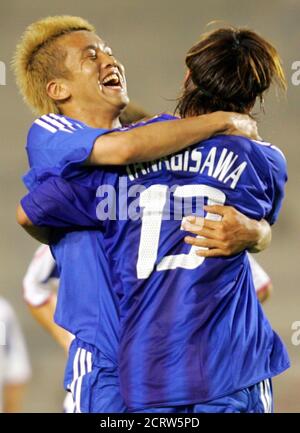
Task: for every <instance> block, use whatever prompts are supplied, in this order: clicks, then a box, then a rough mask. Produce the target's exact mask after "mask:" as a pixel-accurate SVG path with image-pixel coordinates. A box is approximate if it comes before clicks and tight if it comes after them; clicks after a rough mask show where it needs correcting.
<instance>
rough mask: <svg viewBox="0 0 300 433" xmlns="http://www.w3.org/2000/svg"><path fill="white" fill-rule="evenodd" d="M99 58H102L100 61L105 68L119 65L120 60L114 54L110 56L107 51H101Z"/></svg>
mask: <svg viewBox="0 0 300 433" xmlns="http://www.w3.org/2000/svg"><path fill="white" fill-rule="evenodd" d="M99 59H100V63H101V65H102V66H103V67H104V68H108V67H112V66H117V65H118V62H117V60H116V59H115V57H114V56H110V55H109V54H107V53H104V52H101V54H100V55H99Z"/></svg>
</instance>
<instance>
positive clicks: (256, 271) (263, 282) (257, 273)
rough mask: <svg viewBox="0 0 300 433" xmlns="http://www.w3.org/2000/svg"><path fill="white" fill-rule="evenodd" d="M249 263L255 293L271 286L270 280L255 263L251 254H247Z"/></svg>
mask: <svg viewBox="0 0 300 433" xmlns="http://www.w3.org/2000/svg"><path fill="white" fill-rule="evenodd" d="M248 259H249V262H250V268H251V271H252V276H253V282H254V287H255V291H256V293H258V292H263V291H264V290H265V289H266V288H267V287H268V286H269V284H271V278H270V277H269V275H268V274H267V273H266V271H265V270H264V269H263V268H262V267H261V266H260V265H259V264H258V263H257V261H256V260H255V259H254V257H253V256H251V254H248Z"/></svg>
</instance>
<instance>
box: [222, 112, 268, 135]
mask: <svg viewBox="0 0 300 433" xmlns="http://www.w3.org/2000/svg"><path fill="white" fill-rule="evenodd" d="M223 114H225V113H223ZM226 115H227V116H228V125H227V128H226V129H225V131H224V132H223V134H225V135H243V136H245V137H248V138H251V139H253V140H261V137H260V136H259V134H258V130H257V123H256V121H255V120H254V119H252V118H251V117H250V116H248V115H247V114H239V113H226Z"/></svg>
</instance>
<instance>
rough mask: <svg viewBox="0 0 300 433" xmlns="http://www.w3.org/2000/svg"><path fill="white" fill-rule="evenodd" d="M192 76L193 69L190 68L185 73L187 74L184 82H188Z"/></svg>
mask: <svg viewBox="0 0 300 433" xmlns="http://www.w3.org/2000/svg"><path fill="white" fill-rule="evenodd" d="M190 76H191V70H190V69H188V70H187V71H186V73H185V76H184V81H183V82H184V84H186V82H187V80H188V79H189V78H190Z"/></svg>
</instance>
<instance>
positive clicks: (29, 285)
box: [23, 245, 58, 307]
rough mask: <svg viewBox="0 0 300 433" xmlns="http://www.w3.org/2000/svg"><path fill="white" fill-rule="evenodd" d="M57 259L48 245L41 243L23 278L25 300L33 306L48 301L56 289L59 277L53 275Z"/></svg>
mask: <svg viewBox="0 0 300 433" xmlns="http://www.w3.org/2000/svg"><path fill="white" fill-rule="evenodd" d="M55 266H56V264H55V260H54V258H53V256H52V254H51V251H50V248H49V247H48V245H41V246H40V247H39V248H38V249H37V250H36V252H35V254H34V256H33V259H32V261H31V262H30V265H29V267H28V269H27V272H26V275H25V277H24V279H23V290H24V299H25V301H26V302H27V303H28V304H30V305H32V306H33V307H38V306H40V305H42V304H44V303H45V302H47V301H48V300H49V298H50V296H51V293H52V291H53V290H54V289H57V287H58V278H57V277H53V276H52V274H53V271H54V269H55Z"/></svg>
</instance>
